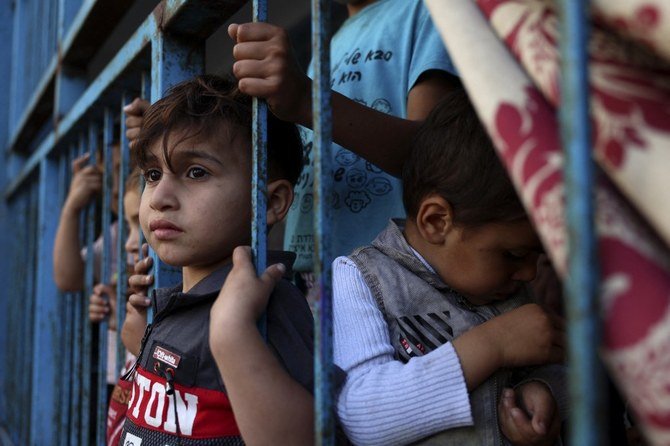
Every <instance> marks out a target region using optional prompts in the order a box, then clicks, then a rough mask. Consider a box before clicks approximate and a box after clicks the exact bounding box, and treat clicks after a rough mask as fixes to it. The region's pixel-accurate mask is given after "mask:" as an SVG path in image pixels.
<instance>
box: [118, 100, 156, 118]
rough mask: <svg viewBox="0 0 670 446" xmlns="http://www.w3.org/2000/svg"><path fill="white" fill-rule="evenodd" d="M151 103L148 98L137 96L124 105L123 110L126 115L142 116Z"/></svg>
mask: <svg viewBox="0 0 670 446" xmlns="http://www.w3.org/2000/svg"><path fill="white" fill-rule="evenodd" d="M149 105H150V104H149V101H147V100H146V99H141V98H135V99H133V102H131V103H130V104H128V105H126V106H125V107H123V112H124V113H125V114H126V115H135V116H142V115H143V114H144V112H145V111H146V110H147V108H149Z"/></svg>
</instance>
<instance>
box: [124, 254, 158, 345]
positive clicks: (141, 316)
mask: <svg viewBox="0 0 670 446" xmlns="http://www.w3.org/2000/svg"><path fill="white" fill-rule="evenodd" d="M148 248H149V246H148V245H147V244H146V243H145V244H144V246H143V247H142V250H143V251H144V253H145V254H144V255H145V258H144V259H143V260H141V261H139V262H137V263H136V264H135V274H133V275H132V276H130V277H129V278H128V285H129V289H128V292H129V293H131V294H130V297H129V298H128V304H127V305H126V318H125V320H124V321H123V327H122V328H121V341H123V345H125V346H126V349H127V350H128V351H129V352H130V353H132V354H133V355H135V356H137V355H138V354H139V352H140V347H141V344H142V337H143V336H144V330H145V329H146V327H147V307H149V306H150V305H151V301H150V300H149V298H148V297H147V288H148V287H149V285H151V284H152V283H153V280H154V277H153V275H151V274H148V273H149V270H150V269H151V266H152V262H153V260H152V258H151V257H148V256H146V253H147V251H148Z"/></svg>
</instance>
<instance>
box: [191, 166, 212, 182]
mask: <svg viewBox="0 0 670 446" xmlns="http://www.w3.org/2000/svg"><path fill="white" fill-rule="evenodd" d="M207 175H209V173H208V172H207V171H206V170H205V169H203V168H202V167H191V168H190V169H189V170H188V173H187V174H186V176H188V177H189V178H193V179H198V178H204V177H205V176H207Z"/></svg>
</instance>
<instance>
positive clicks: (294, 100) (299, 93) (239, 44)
mask: <svg viewBox="0 0 670 446" xmlns="http://www.w3.org/2000/svg"><path fill="white" fill-rule="evenodd" d="M228 34H229V35H230V37H231V38H232V39H233V41H234V42H235V43H236V44H235V46H234V47H233V57H234V58H235V60H236V62H235V63H234V64H233V74H234V75H235V77H237V79H238V80H239V82H238V87H239V89H240V91H241V92H242V93H245V94H248V95H250V96H256V97H260V98H264V99H265V100H266V101H267V103H268V106H269V107H270V110H272V113H274V115H275V116H277V117H278V118H279V119H283V120H284V121H290V122H295V123H298V124H303V125H309V126H311V120H312V118H311V116H312V113H311V98H312V96H311V93H310V85H311V81H310V79H309V78H308V77H307V75H306V74H305V73H304V72H303V70H302V69H301V68H300V66H299V65H298V62H297V61H296V59H295V56H294V55H293V50H292V48H291V43H290V42H289V38H288V34H287V33H286V31H285V30H284V29H282V28H280V27H278V26H274V25H270V24H268V23H245V24H242V25H238V24H235V23H233V24H231V25H230V26H229V27H228Z"/></svg>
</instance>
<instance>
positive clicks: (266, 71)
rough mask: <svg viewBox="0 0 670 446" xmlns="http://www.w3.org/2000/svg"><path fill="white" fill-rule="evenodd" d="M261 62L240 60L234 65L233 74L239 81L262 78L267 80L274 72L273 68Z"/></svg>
mask: <svg viewBox="0 0 670 446" xmlns="http://www.w3.org/2000/svg"><path fill="white" fill-rule="evenodd" d="M269 65H270V64H267V63H265V62H262V61H260V60H252V59H245V60H238V61H237V62H235V63H234V64H233V74H234V75H235V77H236V78H237V79H243V78H261V79H266V78H268V77H270V76H271V75H272V74H273V72H272V70H273V67H271V66H269Z"/></svg>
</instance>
